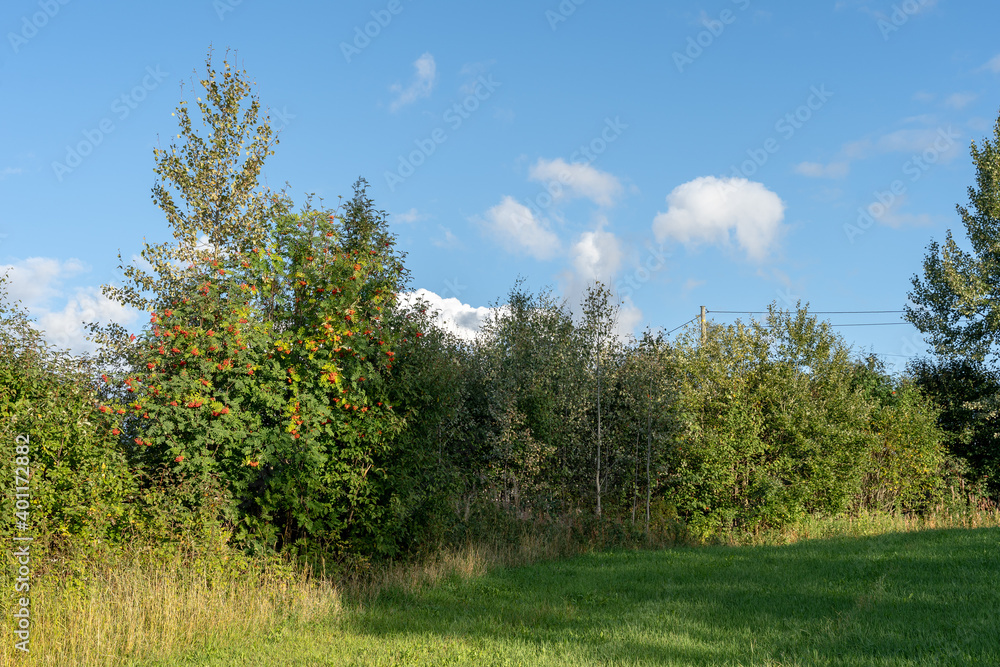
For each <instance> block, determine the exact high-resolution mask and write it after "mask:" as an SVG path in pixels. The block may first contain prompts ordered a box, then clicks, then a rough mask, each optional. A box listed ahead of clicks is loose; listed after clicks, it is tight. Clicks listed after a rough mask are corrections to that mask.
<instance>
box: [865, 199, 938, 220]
mask: <svg viewBox="0 0 1000 667" xmlns="http://www.w3.org/2000/svg"><path fill="white" fill-rule="evenodd" d="M905 204H906V195H905V194H902V195H899V196H897V197H896V199H895V200H894V201H893V202H892V203H891V204H890V205H889V206H888V208H886V209H885V212H884V213H882V215H880V216H878V218H877V219H878V221H879V222H881V223H882V224H884V225H887V226H889V227H892V228H894V229H899V228H900V227H928V226H930V225H931V224H933V222H934V219H933V218H932V217H931V216H930V215H929V214H927V213H916V214H914V213H905V212H903V211H901V210H900V209H902V208H903V207H904V206H905Z"/></svg>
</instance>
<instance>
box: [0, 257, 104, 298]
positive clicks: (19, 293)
mask: <svg viewBox="0 0 1000 667" xmlns="http://www.w3.org/2000/svg"><path fill="white" fill-rule="evenodd" d="M87 270H88V269H87V267H86V265H84V263H83V262H81V261H80V260H78V259H68V260H66V261H60V260H58V259H53V258H51V257H29V258H28V259H25V260H22V261H20V262H18V263H17V264H7V265H5V266H0V274H3V273H6V274H7V296H8V298H9V299H10V300H11V301H22V302H23V303H24V306H25V307H26V308H37V307H41V306H45V305H47V304H48V302H49V300H50V299H53V298H55V297H57V296H59V295H60V293H61V292H62V283H63V280H64V279H66V278H69V277H72V276H75V275H78V274H80V273H84V272H86V271H87Z"/></svg>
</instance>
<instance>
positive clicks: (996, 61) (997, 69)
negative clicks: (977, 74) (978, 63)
mask: <svg viewBox="0 0 1000 667" xmlns="http://www.w3.org/2000/svg"><path fill="white" fill-rule="evenodd" d="M981 69H986V70H989V71H991V72H993V73H994V74H1000V53H998V54H997V55H995V56H993V57H992V58H990V59H989V60H988V61H987V62H986V63H985V64H984V65H983V66H982V68H981Z"/></svg>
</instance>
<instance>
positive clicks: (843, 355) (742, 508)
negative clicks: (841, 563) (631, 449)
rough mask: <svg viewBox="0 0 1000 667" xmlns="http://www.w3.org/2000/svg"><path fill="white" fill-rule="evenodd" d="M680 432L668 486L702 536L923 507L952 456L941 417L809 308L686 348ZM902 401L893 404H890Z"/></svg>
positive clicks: (681, 359)
mask: <svg viewBox="0 0 1000 667" xmlns="http://www.w3.org/2000/svg"><path fill="white" fill-rule="evenodd" d="M678 355H679V356H678V362H677V363H678V370H679V371H680V373H681V377H682V385H681V391H680V399H679V400H680V406H681V413H680V420H681V433H682V435H681V437H680V440H679V443H678V449H677V450H676V455H675V459H674V461H673V462H672V466H671V467H672V468H673V469H674V470H675V471H676V472H675V473H674V474H673V475H672V478H671V482H670V484H669V485H668V490H667V491H666V493H667V497H668V498H669V499H670V501H671V502H672V503H673V504H675V505H676V506H677V508H678V510H679V511H680V512H681V513H682V514H685V515H687V516H689V517H690V520H691V522H692V525H693V526H694V527H696V529H698V530H701V531H702V532H712V531H715V530H718V529H719V528H727V527H729V526H735V527H744V528H756V527H758V526H765V525H768V526H780V525H784V524H786V523H789V522H791V521H794V520H796V519H799V518H801V517H803V516H805V515H806V514H811V513H820V514H827V515H832V514H837V513H840V512H843V511H845V510H848V509H850V508H860V507H870V506H878V507H879V508H880V509H885V510H896V509H918V508H919V507H921V506H923V505H924V504H926V502H928V501H929V500H930V499H932V498H933V494H934V490H935V488H936V487H935V484H934V479H935V475H936V474H937V473H938V472H939V469H940V466H941V465H942V461H943V452H942V450H941V447H940V434H939V432H938V431H937V429H936V427H935V426H934V419H935V418H936V413H935V411H933V410H932V409H930V408H929V406H928V405H927V404H926V401H923V400H922V399H920V397H919V394H918V392H916V390H915V389H913V388H912V387H911V386H909V385H905V386H903V387H900V388H898V389H899V391H900V393H901V395H900V396H894V390H895V389H896V388H893V387H890V386H888V385H886V384H885V382H886V381H887V380H886V379H885V378H884V377H883V376H881V375H879V374H878V373H874V372H873V371H870V370H868V369H864V368H861V369H859V368H858V367H857V365H856V364H855V363H854V362H852V361H851V359H850V356H849V350H848V348H847V347H846V346H845V345H844V343H843V341H842V340H841V339H840V338H839V337H838V336H836V335H835V334H833V332H832V331H831V329H830V327H829V325H828V324H826V323H820V322H818V321H817V319H816V317H815V316H810V315H809V314H808V312H807V311H806V310H805V309H802V308H800V309H799V310H798V311H797V312H796V313H794V314H792V313H787V312H783V311H778V310H776V309H775V308H774V307H772V308H771V309H770V312H769V315H768V317H767V319H766V321H765V322H753V323H750V324H749V325H746V326H744V325H742V324H737V325H734V326H711V327H709V330H708V340H707V341H706V343H705V344H704V345H701V346H696V343H695V341H694V339H693V337H692V336H688V337H687V338H686V339H682V340H681V341H680V343H679V347H678ZM890 399H891V400H890Z"/></svg>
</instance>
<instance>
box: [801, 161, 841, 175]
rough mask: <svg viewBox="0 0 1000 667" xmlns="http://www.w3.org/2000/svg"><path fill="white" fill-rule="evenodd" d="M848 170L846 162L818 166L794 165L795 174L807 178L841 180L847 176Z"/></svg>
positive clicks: (806, 163) (812, 163) (814, 164)
mask: <svg viewBox="0 0 1000 667" xmlns="http://www.w3.org/2000/svg"><path fill="white" fill-rule="evenodd" d="M849 169H850V164H849V163H848V162H831V163H829V164H820V163H819V162H800V163H799V164H797V165H795V173H796V174H802V175H803V176H809V177H810V178H843V177H844V176H847V172H848V171H849Z"/></svg>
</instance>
